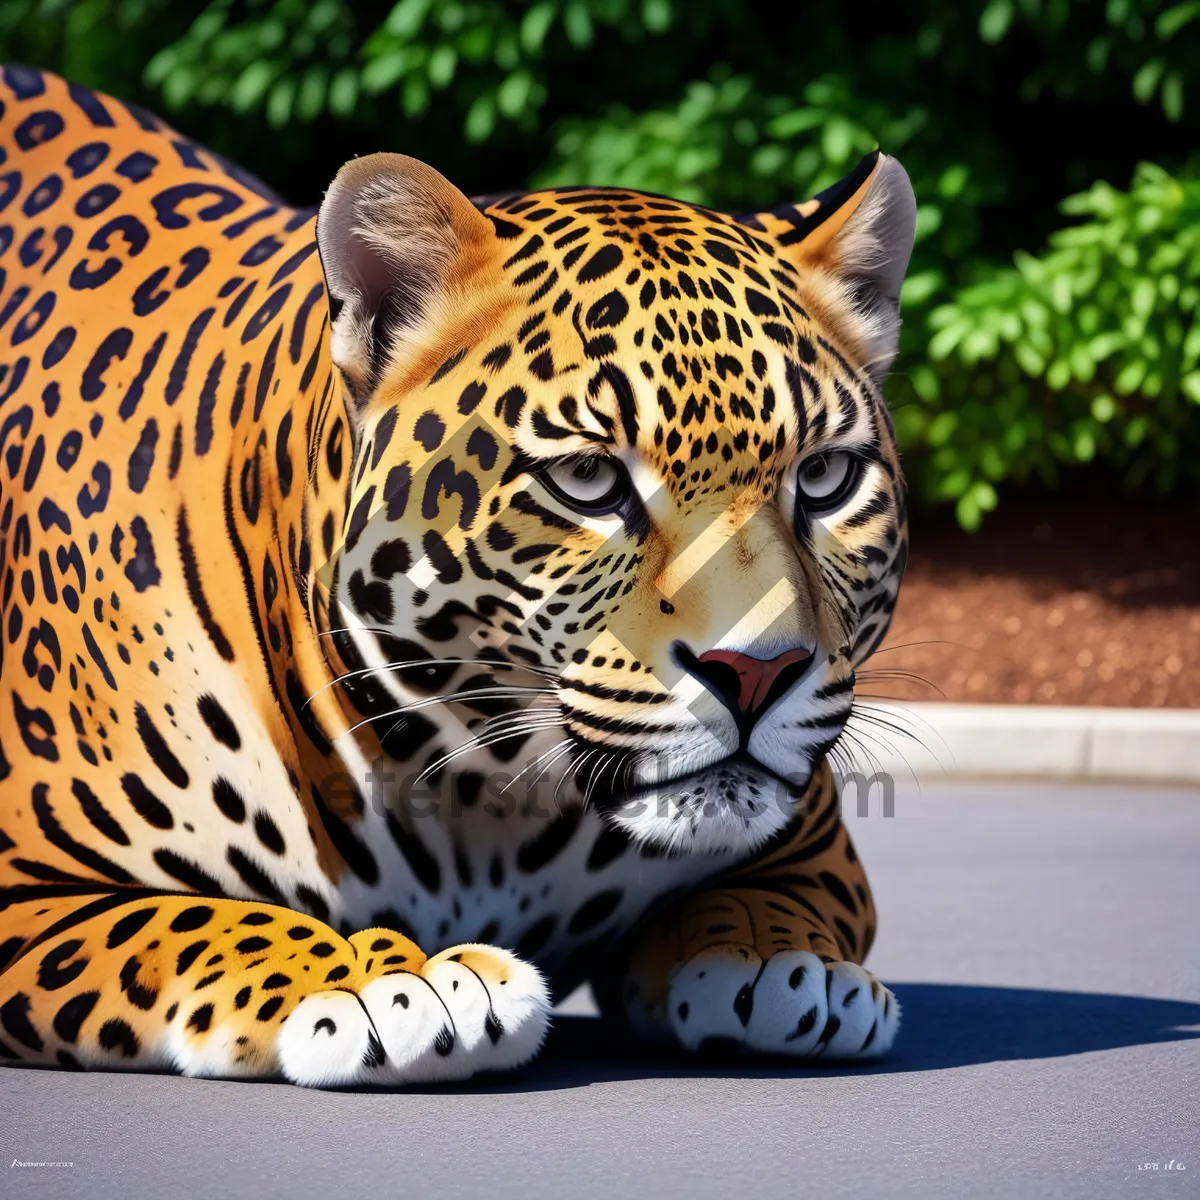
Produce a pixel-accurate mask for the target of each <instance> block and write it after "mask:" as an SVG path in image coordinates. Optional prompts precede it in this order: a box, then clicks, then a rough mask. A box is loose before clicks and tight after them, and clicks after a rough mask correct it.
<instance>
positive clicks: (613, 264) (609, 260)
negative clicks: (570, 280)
mask: <svg viewBox="0 0 1200 1200" xmlns="http://www.w3.org/2000/svg"><path fill="white" fill-rule="evenodd" d="M623 257H624V256H623V255H622V253H621V247H620V246H617V245H614V244H613V243H611V242H610V243H609V244H608V245H606V246H602V247H601V248H600V249H599V250H597V251H596V253H595V254H593V255H592V257H591V258H589V259H588V260H587V262H585V263H584V264H583V266H582V267H580V268H579V274H578V276H577V278H578V280H579V282H580V283H590V282H591V281H592V280H593V279H600V278H602V277H603V276H605V275H607V274H609V272H611V271H615V270H616V269H617V267H619V266H620V265H621V260H622V258H623Z"/></svg>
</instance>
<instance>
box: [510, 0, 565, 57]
mask: <svg viewBox="0 0 1200 1200" xmlns="http://www.w3.org/2000/svg"><path fill="white" fill-rule="evenodd" d="M557 9H558V6H557V5H556V4H555V3H554V0H542V3H540V4H535V5H534V6H533V7H532V8H530V9H529V11H528V12H527V13H526V14H525V16H524V17H522V18H521V28H520V31H519V33H518V36H519V37H520V39H521V48H522V49H523V50H524V51H525V53H526V54H528V55H529V57H530V58H536V57H537V56H538V55H540V54H541V52H542V43H543V42H544V41H545V40H546V34H548V33H549V32H550V26H551V25H553V24H554V17H555V14H556V12H557Z"/></svg>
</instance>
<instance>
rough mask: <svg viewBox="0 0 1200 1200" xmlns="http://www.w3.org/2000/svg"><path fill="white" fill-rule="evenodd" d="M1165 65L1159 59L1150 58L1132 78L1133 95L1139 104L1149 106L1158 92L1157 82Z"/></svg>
mask: <svg viewBox="0 0 1200 1200" xmlns="http://www.w3.org/2000/svg"><path fill="white" fill-rule="evenodd" d="M1166 65H1167V64H1166V63H1165V62H1164V61H1163V60H1162V59H1161V58H1152V59H1151V60H1150V61H1149V62H1147V63H1143V64H1142V66H1141V67H1139V68H1138V70H1137V73H1136V74H1135V75H1134V77H1133V84H1132V86H1133V95H1134V98H1135V99H1136V100H1137V101H1138V103H1139V104H1149V103H1150V101H1151V100H1152V99H1153V97H1154V93H1155V92H1156V91H1157V90H1158V81H1159V80H1160V79H1161V78H1162V75H1163V71H1164V70H1166Z"/></svg>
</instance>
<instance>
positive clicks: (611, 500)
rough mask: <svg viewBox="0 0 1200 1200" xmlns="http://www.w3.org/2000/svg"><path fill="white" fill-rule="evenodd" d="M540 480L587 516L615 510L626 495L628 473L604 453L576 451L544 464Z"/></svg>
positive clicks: (565, 501) (628, 486)
mask: <svg viewBox="0 0 1200 1200" xmlns="http://www.w3.org/2000/svg"><path fill="white" fill-rule="evenodd" d="M541 478H542V482H543V483H544V484H545V485H546V486H547V487H548V488H549V489H550V491H551V492H552V493H553V494H554V495H555V496H557V497H558V499H559V500H561V501H562V502H563V503H564V504H566V505H569V506H570V507H571V508H573V509H575V510H576V511H577V512H581V513H584V514H586V515H588V516H596V515H601V514H603V513H610V512H615V511H616V510H617V509H618V508H620V506H621V505H622V503H624V501H625V500H626V498H627V497H628V495H629V488H630V483H629V476H628V475H627V474H626V473H625V469H624V468H623V467H622V466H621V464H620V463H618V462H616V461H615V460H614V459H611V458H608V457H607V456H605V455H603V454H578V455H574V456H573V457H571V458H560V459H559V460H558V461H557V462H552V463H550V464H549V465H548V466H546V467H544V468H543V469H542V472H541Z"/></svg>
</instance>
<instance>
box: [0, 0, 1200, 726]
mask: <svg viewBox="0 0 1200 1200" xmlns="http://www.w3.org/2000/svg"><path fill="white" fill-rule="evenodd" d="M0 57H3V58H4V59H5V60H7V61H9V62H25V63H30V64H33V65H37V66H41V67H45V68H49V69H51V70H53V71H56V72H58V73H60V74H62V75H65V76H67V77H69V78H71V79H73V80H75V81H77V82H79V83H83V84H86V85H88V86H91V87H94V88H97V89H100V90H102V91H107V92H110V93H112V94H115V95H118V96H120V97H122V98H123V99H127V100H133V101H136V102H138V103H141V104H143V105H144V106H146V107H148V108H151V109H153V110H155V111H156V112H158V113H160V114H162V115H164V116H166V117H167V118H168V119H169V120H170V121H171V122H172V123H173V124H174V125H175V126H176V127H177V128H179V129H181V130H182V131H184V132H186V133H188V134H189V135H191V136H193V137H195V138H196V139H198V140H200V141H202V142H204V143H206V144H207V145H209V146H211V147H212V148H213V149H215V150H218V151H220V152H221V153H223V154H225V155H227V156H228V157H230V158H233V159H235V160H237V161H238V162H240V163H242V164H243V165H245V166H247V167H249V168H250V169H251V170H253V171H254V172H256V173H257V174H258V175H259V176H260V177H261V178H263V179H264V180H265V181H266V182H267V183H268V184H270V185H271V186H272V187H274V188H275V189H277V190H278V191H279V192H280V193H281V194H282V195H284V196H285V197H286V198H287V199H288V200H289V201H291V202H293V203H295V204H298V205H309V204H314V203H316V202H317V201H318V200H319V198H320V195H321V192H322V190H323V189H324V187H325V186H326V184H327V183H328V181H329V180H330V179H331V178H332V176H333V174H334V172H335V171H336V169H337V167H338V166H339V165H340V164H341V163H342V162H343V161H344V160H345V159H347V158H349V157H350V156H352V155H354V154H361V153H367V152H370V151H373V150H398V151H403V152H404V153H407V154H412V155H415V156H416V157H419V158H422V159H424V160H425V161H427V162H429V163H431V164H432V165H434V166H436V167H437V168H438V169H439V170H440V171H442V172H443V173H444V174H445V175H447V176H448V177H449V178H450V179H451V180H453V181H454V182H455V183H456V184H458V185H459V186H460V187H461V188H463V190H464V191H467V192H468V193H477V192H484V191H497V190H502V189H505V188H512V187H520V186H525V185H537V184H554V183H593V184H625V185H628V186H632V187H637V188H642V189H645V190H649V191H655V192H662V193H666V194H669V195H672V196H678V197H682V198H685V199H690V200H696V201H701V202H703V203H705V204H709V205H712V206H714V207H717V208H722V209H727V210H745V209H753V208H763V207H769V206H772V205H774V204H778V203H781V202H783V201H784V200H789V199H801V198H804V197H806V196H808V195H811V194H812V193H813V192H816V191H819V190H820V189H821V188H823V187H825V186H826V185H827V184H829V183H831V182H833V181H834V180H835V179H837V178H839V177H840V176H841V175H843V174H844V173H845V172H846V171H847V170H849V169H850V167H851V166H852V165H853V164H854V163H855V162H856V161H857V159H858V157H859V156H860V155H862V154H863V153H865V152H866V151H868V150H870V149H872V148H874V147H875V146H877V145H878V146H881V147H882V148H883V149H884V150H885V151H886V152H887V153H889V154H894V155H896V156H897V157H899V158H900V160H901V161H902V162H903V163H904V165H905V166H906V168H907V169H908V171H909V174H910V175H911V177H912V181H913V185H914V187H915V190H916V194H917V199H918V203H919V209H918V222H917V245H916V249H915V252H914V256H913V263H912V268H911V271H910V274H909V278H908V281H907V283H906V285H905V290H904V293H903V297H902V307H903V315H904V332H903V345H902V353H901V356H900V359H899V361H898V363H897V364H896V368H895V371H894V373H893V374H892V376H891V377H890V379H889V380H888V383H887V394H888V397H889V400H890V403H891V405H892V409H893V412H894V415H895V419H896V425H897V430H898V434H899V437H900V440H901V445H902V448H903V450H904V454H905V462H906V468H907V471H908V475H909V479H910V484H911V487H912V492H913V499H914V506H915V513H916V515H915V518H914V539H913V547H914V549H913V558H912V565H911V567H910V575H909V581H908V583H907V584H906V587H905V593H904V596H903V598H902V602H901V608H900V611H899V613H898V615H897V621H896V626H895V629H894V630H893V634H892V637H891V639H890V640H891V645H892V646H893V647H895V650H894V652H893V653H892V656H891V657H890V658H889V659H888V660H887V666H888V668H889V672H888V673H889V674H891V675H893V676H895V678H892V679H890V680H885V679H883V678H882V676H883V675H884V673H885V672H884V670H883V668H882V667H881V668H879V671H878V675H879V676H880V678H879V679H878V681H877V682H878V683H879V684H880V686H888V685H894V686H896V687H899V688H900V689H901V692H900V693H899V694H904V695H908V696H911V697H912V698H914V699H915V698H922V699H934V698H936V697H937V695H938V694H943V695H946V696H949V697H950V698H953V699H960V700H993V701H1010V702H1011V701H1015V702H1022V703H1027V702H1043V703H1105V704H1133V705H1149V704H1154V705H1163V704H1172V705H1185V706H1200V565H1198V563H1197V551H1198V550H1200V527H1198V525H1197V518H1198V517H1200V506H1198V504H1197V496H1198V495H1200V488H1198V484H1200V323H1197V321H1196V312H1197V306H1198V303H1200V138H1198V136H1197V135H1198V133H1200V0H986V2H984V0H909V3H907V4H904V5H898V4H889V3H871V2H861V0H860V2H859V3H854V4H845V5H830V4H815V3H808V4H800V3H798V4H793V5H791V6H788V7H785V6H783V5H780V4H775V3H773V4H757V5H754V4H748V3H746V2H745V0H687V2H686V3H685V2H683V0H532V2H527V0H526V2H523V0H474V2H470V0H400V3H392V2H389V0H382V2H378V0H353V2H351V0H209V2H206V0H0ZM946 647H950V648H951V649H950V650H949V651H947V649H946ZM878 661H880V662H882V661H883V660H882V659H881V660H878ZM909 675H913V676H916V677H917V678H916V679H908V678H907V676H909ZM906 687H908V688H910V689H911V690H908V691H904V689H905V688H906Z"/></svg>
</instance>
